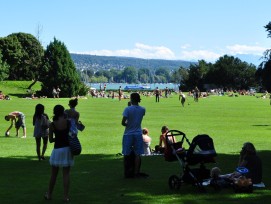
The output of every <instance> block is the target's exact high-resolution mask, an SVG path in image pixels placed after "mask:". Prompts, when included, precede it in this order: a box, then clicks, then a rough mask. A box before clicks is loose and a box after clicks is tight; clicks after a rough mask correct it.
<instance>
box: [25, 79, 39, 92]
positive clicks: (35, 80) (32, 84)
mask: <svg viewBox="0 0 271 204" xmlns="http://www.w3.org/2000/svg"><path fill="white" fill-rule="evenodd" d="M37 81H38V80H37V79H34V81H33V82H32V83H31V84H30V85H29V86H28V87H27V89H29V90H31V88H32V86H34V85H35V83H36V82H37Z"/></svg>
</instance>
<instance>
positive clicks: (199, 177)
mask: <svg viewBox="0 0 271 204" xmlns="http://www.w3.org/2000/svg"><path fill="white" fill-rule="evenodd" d="M178 137H182V138H181V139H179V140H178V139H177V138H178ZM184 140H185V141H186V142H187V143H188V145H189V148H188V149H187V150H186V149H184V148H183V142H184ZM166 142H167V148H166V150H165V154H164V156H165V160H166V161H169V162H172V161H179V163H180V165H181V167H182V169H183V170H182V172H181V174H180V177H178V176H176V175H172V176H170V177H169V179H168V184H169V187H170V188H171V189H179V188H180V187H181V185H182V184H183V183H188V184H192V185H195V186H197V187H198V188H199V189H200V190H203V186H202V182H203V180H205V179H208V178H210V170H209V169H207V168H206V167H205V165H204V164H205V163H214V162H215V160H214V157H216V155H217V154H216V151H215V149H214V143H213V139H212V138H211V137H209V136H208V135H206V134H203V135H197V136H196V137H194V138H193V140H192V143H190V142H189V140H188V139H187V137H186V135H185V134H184V133H183V132H181V131H178V130H169V131H168V132H167V134H166ZM190 165H191V166H195V165H198V166H199V167H198V168H194V169H192V168H190V167H189V166H190Z"/></svg>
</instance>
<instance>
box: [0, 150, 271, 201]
mask: <svg viewBox="0 0 271 204" xmlns="http://www.w3.org/2000/svg"><path fill="white" fill-rule="evenodd" d="M259 156H260V157H261V158H262V160H263V181H264V183H265V185H266V186H267V187H266V188H265V189H256V190H255V191H254V193H252V194H247V195H245V196H237V195H236V194H235V193H234V191H233V189H222V190H221V191H220V192H217V191H215V190H214V189H212V188H211V187H209V186H208V187H206V193H203V194H202V193H201V194H199V191H198V189H197V188H196V187H195V186H193V185H189V184H187V185H183V186H181V188H180V189H178V190H176V191H172V190H170V189H169V187H168V178H169V177H170V176H171V175H179V174H180V173H181V172H182V166H181V165H180V163H179V162H178V161H176V162H167V161H165V160H164V158H163V156H148V157H142V167H141V170H142V172H145V173H148V174H149V175H150V177H149V178H148V179H143V178H142V179H124V176H123V158H122V156H116V155H103V154H93V155H89V154H82V155H80V156H76V157H75V166H74V167H73V168H72V170H71V190H70V191H71V193H70V195H71V198H72V200H73V201H74V202H75V203H163V202H164V203H187V204H188V203H189V204H191V203H192V204H194V203H195V204H196V203H221V204H222V203H223V204H224V203H231V202H233V203H241V204H242V203H244V204H248V203H260V202H262V201H267V200H269V199H271V194H270V190H267V189H270V187H269V186H270V185H271V181H270V175H271V169H270V168H268V166H269V164H268V162H266V161H269V160H270V159H269V158H270V156H271V151H260V152H259ZM216 161H217V163H216V164H208V165H207V167H208V168H212V167H213V166H218V167H220V168H221V170H222V172H223V173H230V172H233V171H234V169H235V167H236V164H237V161H238V155H229V154H219V155H218V156H217V158H216ZM191 168H193V166H191ZM0 169H1V184H0V189H1V191H0V197H1V200H2V201H3V203H20V202H22V201H27V202H28V203H42V202H43V194H44V192H45V191H46V190H47V186H48V182H49V176H50V165H49V163H48V158H47V160H46V161H41V162H39V161H38V160H37V158H36V157H35V156H13V157H8V158H0ZM14 192H16V196H14ZM62 194H63V189H62V175H61V172H60V173H59V176H58V180H57V184H56V188H55V191H54V200H55V201H58V202H59V201H60V200H61V198H62ZM195 196H196V199H195ZM53 202H54V201H53Z"/></svg>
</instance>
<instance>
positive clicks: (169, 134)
mask: <svg viewBox="0 0 271 204" xmlns="http://www.w3.org/2000/svg"><path fill="white" fill-rule="evenodd" d="M172 136H185V133H183V132H181V131H179V130H169V131H167V133H166V137H172Z"/></svg>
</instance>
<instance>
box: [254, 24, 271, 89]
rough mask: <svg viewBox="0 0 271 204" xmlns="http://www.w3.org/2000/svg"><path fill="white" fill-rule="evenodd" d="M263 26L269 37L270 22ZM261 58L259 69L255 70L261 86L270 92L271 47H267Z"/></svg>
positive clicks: (270, 32) (270, 31) (270, 34)
mask: <svg viewBox="0 0 271 204" xmlns="http://www.w3.org/2000/svg"><path fill="white" fill-rule="evenodd" d="M264 28H266V31H267V32H268V34H267V37H269V38H271V22H269V23H268V24H267V25H266V26H264ZM263 59H264V61H263V62H262V63H261V64H260V65H259V70H258V71H257V78H258V80H259V81H260V82H261V85H262V86H263V88H265V89H266V90H267V91H268V92H271V49H267V50H266V51H265V52H264V56H263Z"/></svg>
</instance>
